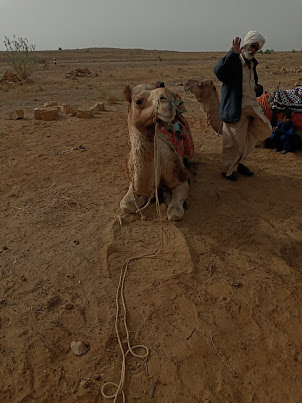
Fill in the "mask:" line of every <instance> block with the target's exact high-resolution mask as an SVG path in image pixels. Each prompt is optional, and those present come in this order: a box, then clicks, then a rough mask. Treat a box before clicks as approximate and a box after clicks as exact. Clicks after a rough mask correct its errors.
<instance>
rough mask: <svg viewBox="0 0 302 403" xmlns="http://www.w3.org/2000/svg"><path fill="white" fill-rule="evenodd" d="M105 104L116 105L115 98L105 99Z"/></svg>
mask: <svg viewBox="0 0 302 403" xmlns="http://www.w3.org/2000/svg"><path fill="white" fill-rule="evenodd" d="M107 103H108V104H116V98H115V97H109V98H107Z"/></svg>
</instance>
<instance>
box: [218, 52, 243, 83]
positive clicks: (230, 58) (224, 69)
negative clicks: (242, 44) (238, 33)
mask: <svg viewBox="0 0 302 403" xmlns="http://www.w3.org/2000/svg"><path fill="white" fill-rule="evenodd" d="M238 62H240V60H239V54H238V53H236V52H234V51H233V50H232V49H231V50H230V51H229V53H228V54H227V55H226V56H224V57H223V58H222V59H220V60H219V62H218V63H217V64H216V66H215V68H214V74H215V75H216V77H217V78H218V80H220V81H222V82H223V83H227V82H229V81H230V80H231V79H232V76H233V74H234V63H235V64H236V63H238Z"/></svg>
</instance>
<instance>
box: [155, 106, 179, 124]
mask: <svg viewBox="0 0 302 403" xmlns="http://www.w3.org/2000/svg"><path fill="white" fill-rule="evenodd" d="M155 115H156V117H157V118H158V119H160V120H162V121H163V122H172V120H174V119H175V116H176V108H175V105H174V103H172V102H170V101H161V102H159V104H158V106H157V108H156V109H155Z"/></svg>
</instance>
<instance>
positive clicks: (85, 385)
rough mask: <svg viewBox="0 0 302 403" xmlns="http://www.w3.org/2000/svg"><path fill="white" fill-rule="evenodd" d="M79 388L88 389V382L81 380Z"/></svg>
mask: <svg viewBox="0 0 302 403" xmlns="http://www.w3.org/2000/svg"><path fill="white" fill-rule="evenodd" d="M80 386H82V388H84V389H87V388H88V387H89V380H88V379H82V380H81V382H80Z"/></svg>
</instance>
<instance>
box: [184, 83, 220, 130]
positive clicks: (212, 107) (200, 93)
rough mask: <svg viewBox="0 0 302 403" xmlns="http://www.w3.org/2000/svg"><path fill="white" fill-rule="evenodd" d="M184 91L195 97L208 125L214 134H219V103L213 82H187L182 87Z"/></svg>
mask: <svg viewBox="0 0 302 403" xmlns="http://www.w3.org/2000/svg"><path fill="white" fill-rule="evenodd" d="M184 89H185V91H186V92H187V91H190V92H192V94H194V95H195V97H196V99H197V101H198V102H200V104H201V108H202V110H203V111H204V113H205V114H206V115H207V121H208V123H209V124H210V125H211V127H212V128H213V130H214V131H215V132H216V133H218V134H221V133H222V122H221V119H220V115H219V108H220V101H219V96H218V92H217V89H216V87H215V85H214V82H213V80H210V79H208V80H203V81H196V80H188V81H187V82H186V83H185V85H184Z"/></svg>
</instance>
